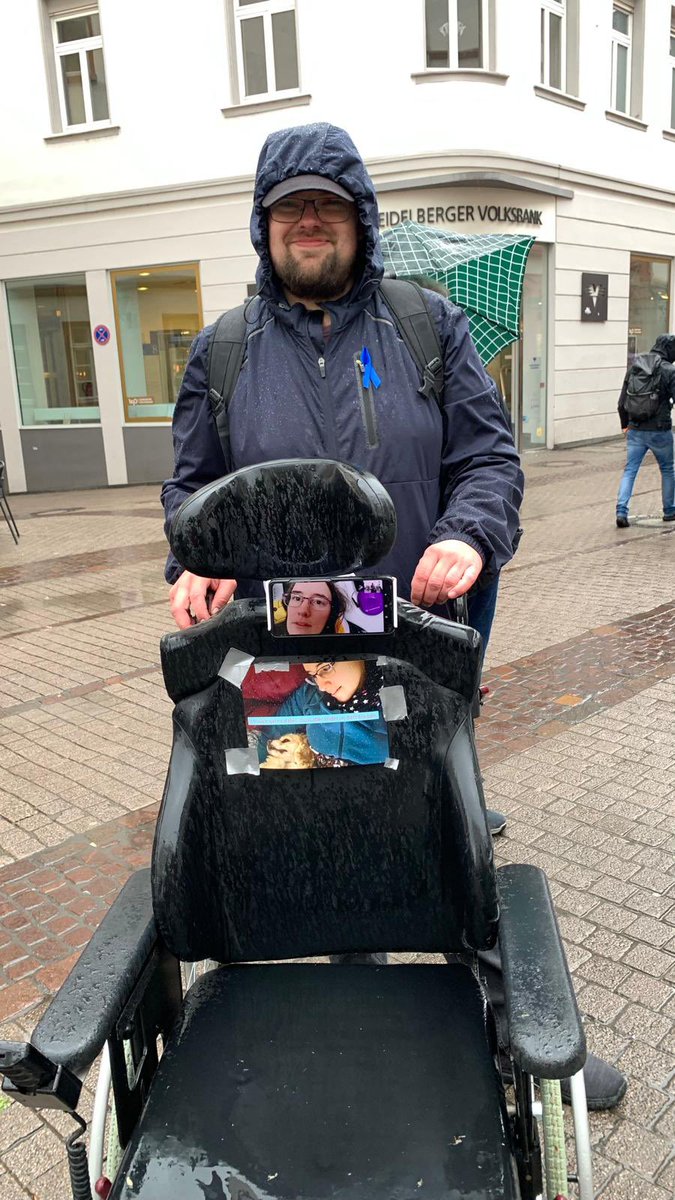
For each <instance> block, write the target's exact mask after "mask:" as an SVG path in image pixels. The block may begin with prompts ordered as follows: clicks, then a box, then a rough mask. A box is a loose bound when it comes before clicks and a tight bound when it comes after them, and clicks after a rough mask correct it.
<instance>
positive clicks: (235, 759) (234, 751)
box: [225, 746, 260, 775]
mask: <svg viewBox="0 0 675 1200" xmlns="http://www.w3.org/2000/svg"><path fill="white" fill-rule="evenodd" d="M225 766H226V767H227V773H228V775H259V774H260V763H259V761H258V751H257V749H256V747H255V746H233V747H232V748H231V749H230V750H226V751H225Z"/></svg>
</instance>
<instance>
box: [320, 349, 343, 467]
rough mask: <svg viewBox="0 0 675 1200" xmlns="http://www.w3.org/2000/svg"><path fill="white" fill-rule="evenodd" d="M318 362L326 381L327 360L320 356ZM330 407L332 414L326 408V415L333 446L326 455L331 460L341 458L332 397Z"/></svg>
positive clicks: (328, 447) (330, 440)
mask: <svg viewBox="0 0 675 1200" xmlns="http://www.w3.org/2000/svg"><path fill="white" fill-rule="evenodd" d="M316 361H317V364H318V367H319V375H320V376H321V378H322V379H325V378H326V360H325V358H324V356H323V355H320V357H319V358H317V360H316ZM328 407H330V413H329V412H328V411H327V409H326V407H324V414H325V419H326V434H327V437H328V440H329V442H330V443H331V444H330V445H327V446H326V453H327V454H328V456H329V457H330V458H339V457H340V455H339V454H338V438H337V427H336V425H335V411H334V408H333V402H332V400H331V399H330V397H329V404H328Z"/></svg>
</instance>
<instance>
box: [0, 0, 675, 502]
mask: <svg viewBox="0 0 675 1200" xmlns="http://www.w3.org/2000/svg"><path fill="white" fill-rule="evenodd" d="M640 2H643V0H640ZM99 8H100V14H101V24H102V33H103V42H104V52H105V63H106V77H107V83H108V93H109V101H110V111H111V121H112V128H111V130H110V131H106V132H105V134H104V135H101V134H96V135H94V136H84V135H79V134H78V135H73V136H71V135H68V136H64V137H59V136H56V137H55V136H53V135H52V134H51V126H50V118H49V102H48V92H47V84H46V81H45V69H44V53H43V47H42V41H41V34H40V19H39V13H40V5H39V3H38V2H37V0H36V2H35V3H31V4H26V5H21V6H16V7H15V10H14V17H15V19H16V23H15V25H13V27H12V29H13V33H12V36H13V37H15V38H16V44H17V46H20V47H21V54H18V53H17V54H16V55H8V56H7V63H6V70H5V71H4V72H3V73H2V75H0V105H4V109H5V111H8V110H9V111H12V112H13V113H14V114H15V119H14V120H13V121H11V122H5V123H4V125H3V128H2V130H1V131H0V149H1V150H2V153H0V280H4V281H11V280H14V279H22V278H27V277H34V276H44V275H61V274H69V273H79V272H82V273H84V274H85V275H86V281H87V295H88V301H89V316H90V323H91V326H92V328H94V327H95V326H96V325H98V324H105V325H107V326H108V327H109V329H110V330H111V335H112V336H111V340H110V342H109V343H108V345H107V346H97V345H94V350H93V356H94V364H95V370H96V383H97V391H98V396H99V403H100V409H101V424H100V427H96V429H93V428H90V429H86V430H84V429H79V430H77V429H74V428H70V429H69V428H64V429H51V428H50V429H42V430H35V429H31V430H25V429H24V430H22V429H21V427H20V420H19V413H18V402H17V389H16V378H15V371H14V364H13V352H12V346H11V339H10V335H9V328H8V321H7V312H6V303H5V298H4V297H0V425H1V426H2V433H3V443H4V447H5V454H6V458H7V469H8V480H9V484H10V487H11V488H12V490H15V491H20V490H24V489H25V488H26V487H28V488H31V489H32V488H39V487H45V486H62V484H61V482H60V480H61V476H60V475H59V474H58V471H57V470H56V467H54V469H53V471H52V472H51V474H50V470H51V468H50V465H49V464H50V459H49V455H50V454H51V453H52V450H53V447H54V446H56V445H58V446H59V447H63V446H65V445H68V447H69V456H70V452H71V451H72V453H73V454H75V453H77V454H79V453H80V441H81V439H80V437H79V435H80V434H82V435H83V436H84V435H91V436H90V437H89V443H90V444H91V446H94V445H95V446H96V447H97V448H96V450H95V451H93V452H92V457H91V460H90V462H89V464H88V466H87V468H86V470H85V471H84V475H82V479H80V473H79V471H78V472H75V473H74V474H73V475H72V476H71V486H72V485H73V483H74V484H77V483H78V482H81V485H82V486H90V484H91V482H92V478H93V475H95V476H96V480H97V481H100V482H104V481H106V480H107V482H109V483H126V482H141V481H144V480H159V479H161V478H163V477H164V476H165V475H167V474H168V473H169V472H170V460H171V446H170V431H169V428H168V426H161V425H160V426H158V425H150V424H147V425H145V424H143V423H142V422H134V423H133V425H130V424H125V421H124V405H123V396H122V384H121V378H120V367H119V358H118V348H117V332H116V327H115V313H114V308H113V303H112V285H111V279H110V272H112V271H114V270H119V269H123V268H144V267H149V266H159V265H165V264H181V263H195V262H196V263H198V264H199V271H200V280H201V303H202V309H203V316H204V321H205V322H209V321H212V320H213V319H215V317H216V316H217V315H218V314H219V313H220V312H221V311H222V310H223V309H225V308H228V307H231V306H232V305H235V304H238V303H240V302H241V301H242V300H243V299H244V298H245V296H246V292H247V287H248V285H249V284H251V283H252V282H253V279H254V275H255V266H256V257H255V254H254V252H253V250H252V248H251V246H250V241H249V235H248V223H249V216H250V205H251V197H252V184H253V173H254V170H255V163H256V159H257V155H258V152H259V149H260V146H261V144H262V141H263V140H264V137H265V136H266V135H267V134H268V133H269V132H270V131H272V130H274V129H277V128H282V127H284V126H287V125H289V124H296V123H304V122H307V121H312V120H323V119H327V120H331V121H334V122H336V123H339V124H342V125H344V126H345V127H347V128H348V129H350V131H351V132H352V134H353V136H354V137H355V140H356V141H357V144H358V146H359V148H360V150H361V151H362V153H363V154H364V156H365V157H366V160H367V162H368V165H369V168H370V170H371V173H372V175H373V178H374V180H375V183H376V186H377V188H378V194H379V199H380V207H381V210H382V211H383V213H384V214H385V216H384V220H385V222H386V221H387V219H388V218H387V216H386V214H387V213H390V212H399V213H400V212H401V211H402V210H404V209H408V210H410V212H411V214H412V215H415V216H416V215H417V208H419V207H421V208H424V209H425V210H426V209H427V208H432V209H435V208H436V207H437V206H441V207H443V208H444V209H448V210H449V209H453V208H454V209H455V212H456V214H458V213H459V211H460V209H462V208H463V209H464V216H465V218H466V212H467V209H468V208H469V207H472V208H473V210H474V211H473V217H472V219H471V220H470V221H469V220H468V219H464V220H459V218H457V219H456V220H455V221H454V222H452V223H451V224H448V228H452V229H454V230H456V231H458V232H462V231H464V232H478V231H482V230H492V231H499V232H531V233H534V234H535V236H537V237H538V238H539V239H540V241H542V242H544V243H545V244H546V245H547V246H548V247H549V263H550V280H551V286H550V299H549V332H548V358H549V369H548V414H547V416H548V420H547V430H548V444H549V445H565V444H570V443H574V442H579V441H584V440H588V439H595V438H601V437H608V436H612V435H613V434H615V433H616V432H617V419H616V399H617V395H618V391H619V388H620V385H621V379H622V377H623V373H624V371H625V365H626V351H627V332H628V281H629V267H630V256H631V253H632V254H636V253H638V254H648V255H657V256H661V257H667V258H669V259H671V260H674V261H675V198H674V197H673V195H672V192H671V191H670V190H669V189H670V182H671V181H672V178H673V174H674V168H675V133H673V132H672V131H669V130H667V129H665V127H666V125H667V122H668V120H669V113H670V94H669V87H670V74H669V70H670V67H669V60H668V56H667V48H668V29H669V22H670V11H671V5H670V3H669V2H668V0H650V2H649V6H648V12H647V14H646V15H647V21H646V26H645V30H646V32H645V61H646V62H649V66H650V69H649V70H648V71H645V79H644V90H643V104H642V106H641V110H640V119H639V120H637V119H634V120H631V121H625V122H619V121H616V120H611V119H608V117H607V115H606V110H607V108H608V97H609V87H610V84H609V70H610V54H609V29H610V25H611V9H612V6H611V3H609V2H603V3H598V4H596V5H593V6H589V5H587V4H584V3H583V0H581V5H580V8H581V15H582V29H581V37H580V59H579V88H578V97H577V98H576V100H575V99H574V98H571V99H570V98H569V97H567V96H556V97H555V98H552V97H551V96H550V95H549V94H547V93H546V92H545V90H542V89H541V88H540V87H538V80H539V20H538V14H539V5H538V4H537V3H535V2H534V0H528V3H524V4H523V5H522V6H519V19H518V20H517V21H514V20H513V19H512V16H513V10H512V7H511V5H510V4H509V2H508V0H495V3H494V11H495V27H496V39H495V41H494V45H493V52H492V59H493V61H492V63H491V66H492V68H493V69H492V70H491V71H487V72H477V71H473V72H443V73H442V76H438V75H432V74H431V73H429V72H426V71H425V70H424V37H423V10H424V6H423V2H422V0H371V2H370V3H369V4H368V5H363V4H362V3H358V4H357V3H356V0H343V3H342V4H341V5H340V8H339V12H338V11H337V10H336V9H335V7H334V6H333V5H332V4H330V3H328V0H311V3H310V2H309V0H298V2H297V6H296V8H297V25H298V41H299V51H300V69H301V79H300V95H299V96H298V97H297V98H295V100H294V102H293V103H291V104H288V103H284V104H283V105H281V106H280V104H279V102H274V103H272V104H263V105H254V106H252V107H248V108H246V106H239V107H237V106H236V105H234V104H233V101H234V95H233V91H232V87H231V76H230V64H229V50H230V46H231V38H230V35H229V27H228V12H229V7H228V0H199V4H198V5H197V6H193V8H192V9H188V8H187V6H185V4H184V3H182V2H181V0H164V2H163V3H160V2H159V0H149V2H148V3H146V4H143V5H138V4H136V5H132V4H131V0H115V3H112V0H100V4H99ZM186 14H189V19H188V17H186ZM355 31H357V34H358V36H355ZM131 32H133V36H131ZM328 46H330V53H327V47H328ZM27 80H29V81H30V85H31V86H30V87H27V86H26V81H27ZM19 95H20V96H21V98H22V104H21V105H20V106H17V104H16V97H17V96H19ZM223 110H224V111H223ZM258 110H260V111H258ZM233 111H234V114H235V115H233ZM205 181H206V182H205ZM490 205H492V206H496V207H497V208H499V207H500V206H501V208H502V210H503V209H504V208H505V207H506V206H519V207H522V208H523V209H526V210H535V209H536V210H537V211H539V212H540V213H541V214H542V217H541V223H540V224H536V225H535V224H532V223H531V222H529V223H528V221H524V222H523V223H522V225H510V224H505V223H503V222H499V221H495V220H490V219H489V218H488V217H485V218H482V219H481V218H479V217H478V216H477V215H476V214H477V212H478V209H479V206H480V207H482V208H484V209H485V208H489V206H490ZM413 210H414V212H413ZM583 271H593V272H601V273H602V272H606V273H608V275H609V311H608V320H607V322H606V323H603V324H582V323H581V322H580V320H579V315H580V304H581V299H580V293H581V274H582V272H583ZM671 293H672V287H671ZM674 320H675V312H673V307H672V305H671V320H670V325H671V329H672V328H673V327H674ZM97 431H98V432H97ZM75 435H78V436H75ZM58 438H61V441H60V442H57V441H56V440H55V439H58ZM68 439H70V441H68ZM97 439H98V440H97ZM33 446H37V447H38V449H37V450H33V449H32V447H33ZM35 456H38V457H35ZM40 463H42V464H43V465H42V466H41V465H39V464H40ZM83 469H84V468H83ZM85 475H86V479H85ZM50 479H51V480H52V481H53V482H52V483H51V484H50Z"/></svg>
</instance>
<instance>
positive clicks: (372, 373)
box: [359, 346, 382, 388]
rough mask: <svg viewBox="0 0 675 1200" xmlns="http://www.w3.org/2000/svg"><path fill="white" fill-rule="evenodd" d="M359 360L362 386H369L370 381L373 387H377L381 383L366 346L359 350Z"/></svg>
mask: <svg viewBox="0 0 675 1200" xmlns="http://www.w3.org/2000/svg"><path fill="white" fill-rule="evenodd" d="M359 361H360V363H361V371H362V374H363V386H364V388H368V387H370V385H371V382H372V385H373V387H374V388H379V386H380V384H381V383H382V380H381V379H380V377H379V375H378V373H377V371H376V370H375V368H374V366H373V360H372V358H371V357H370V350H369V349H368V347H367V346H364V347H363V350H362V351H361V358H360V360H359Z"/></svg>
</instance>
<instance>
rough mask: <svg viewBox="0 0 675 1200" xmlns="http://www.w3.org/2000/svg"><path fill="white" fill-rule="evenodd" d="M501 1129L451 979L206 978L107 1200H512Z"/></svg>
mask: <svg viewBox="0 0 675 1200" xmlns="http://www.w3.org/2000/svg"><path fill="white" fill-rule="evenodd" d="M506 1119H507V1118H506V1116H505V1113H504V1109H503V1099H502V1092H501V1088H500V1083H499V1079H498V1075H497V1071H496V1067H495V1062H494V1058H493V1053H492V1048H491V1040H490V1031H489V1029H488V1025H487V1016H486V1008H485V1002H484V997H483V994H482V992H481V990H480V987H479V985H478V984H477V982H476V980H475V978H474V976H473V975H472V973H471V972H470V970H469V969H468V968H467V967H464V966H460V965H457V966H446V965H443V966H433V965H406V966H394V965H391V966H387V967H380V968H378V967H373V966H356V965H333V964H331V965H328V964H326V965H324V964H300V963H283V964H269V965H253V966H249V965H239V966H233V967H230V966H228V967H220V968H218V969H217V970H214V971H212V972H210V973H209V974H207V975H205V976H203V977H202V978H201V979H199V980H198V981H197V983H196V984H195V985H194V986H193V987H192V988H191V989H190V992H189V993H188V995H187V997H186V1001H185V1007H184V1013H183V1016H182V1019H181V1020H180V1021H179V1023H178V1027H177V1029H176V1030H175V1032H174V1034H173V1036H172V1038H171V1039H170V1041H169V1044H168V1046H167V1048H166V1050H165V1053H164V1055H163V1057H162V1059H161V1061H160V1065H159V1068H158V1071H157V1074H156V1076H155V1079H154V1082H153V1085H152V1088H151V1090H150V1095H149V1098H148V1101H147V1104H146V1107H145V1109H144V1112H143V1115H142V1117H141V1120H140V1122H139V1126H138V1127H137V1129H136V1130H135V1132H134V1135H133V1137H132V1140H131V1142H130V1144H129V1146H128V1147H127V1150H126V1153H125V1156H124V1159H123V1161H122V1165H121V1167H120V1171H119V1174H118V1177H117V1180H116V1183H115V1185H114V1186H113V1190H112V1193H111V1200H131V1198H132V1197H134V1198H136V1200H160V1197H161V1198H162V1200H165V1197H167V1196H176V1197H178V1196H180V1198H181V1200H224V1198H226V1197H227V1198H228V1200H328V1198H330V1200H362V1198H363V1197H365V1196H367V1197H368V1198H369V1200H408V1198H410V1197H418V1196H419V1197H420V1198H424V1200H441V1198H442V1200H459V1198H460V1197H468V1196H471V1197H472V1198H473V1200H497V1198H499V1200H515V1197H516V1196H517V1194H518V1193H517V1191H516V1190H515V1185H514V1182H513V1176H512V1166H511V1156H510V1151H509V1136H508V1131H507V1129H506V1124H505V1123H506Z"/></svg>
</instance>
